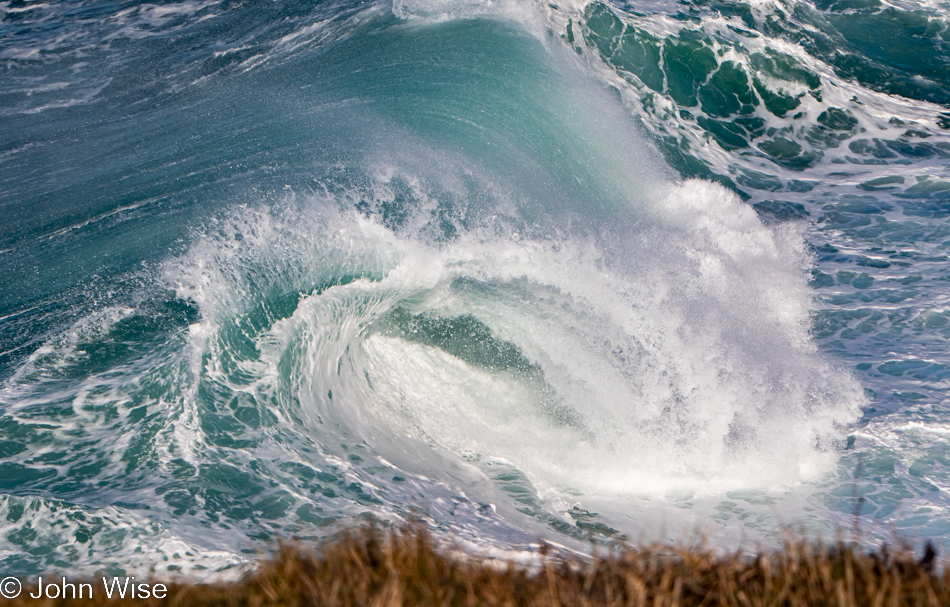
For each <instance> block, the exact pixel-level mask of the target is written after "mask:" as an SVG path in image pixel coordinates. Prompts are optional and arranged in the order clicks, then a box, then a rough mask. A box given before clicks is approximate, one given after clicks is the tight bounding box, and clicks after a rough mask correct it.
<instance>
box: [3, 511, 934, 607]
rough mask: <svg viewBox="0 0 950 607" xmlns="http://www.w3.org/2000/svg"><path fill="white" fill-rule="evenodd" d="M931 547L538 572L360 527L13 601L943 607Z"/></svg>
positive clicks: (805, 550)
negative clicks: (218, 566) (191, 572)
mask: <svg viewBox="0 0 950 607" xmlns="http://www.w3.org/2000/svg"><path fill="white" fill-rule="evenodd" d="M934 556H935V555H934V553H933V550H932V549H931V548H930V546H929V545H928V549H927V552H926V553H925V556H924V558H922V559H920V560H918V559H916V558H915V557H914V555H913V554H911V553H910V552H907V551H888V550H887V549H886V548H882V549H881V550H879V551H877V552H872V553H863V552H859V551H857V550H855V549H852V548H851V547H849V546H848V545H846V544H844V543H838V544H834V545H831V546H827V545H825V546H823V545H817V544H809V543H806V542H800V541H799V542H789V543H788V544H787V545H786V546H785V548H784V549H782V550H777V551H774V552H770V553H766V554H760V555H758V556H755V557H753V556H750V555H744V554H738V553H737V554H731V555H726V556H722V555H716V554H714V553H713V552H712V551H710V550H706V549H679V550H671V549H669V548H668V547H662V546H654V547H645V548H635V549H634V548H629V549H625V550H623V551H620V552H618V553H616V554H614V555H611V556H604V557H600V558H597V559H595V560H592V561H587V560H579V559H578V560H563V559H554V558H551V557H550V556H548V557H544V558H543V559H542V560H543V562H544V563H546V564H542V565H540V566H539V567H537V568H535V569H534V570H526V569H525V568H524V567H520V566H517V565H509V564H504V563H499V562H498V561H484V560H478V559H474V558H459V557H457V556H455V557H453V556H449V555H447V554H446V552H445V551H444V550H441V549H438V548H437V547H436V545H435V544H434V543H433V541H432V539H431V538H430V537H429V535H428V534H427V533H426V532H425V531H424V530H420V529H412V530H407V531H400V532H380V531H379V530H376V529H364V530H361V531H358V532H355V533H350V534H345V535H343V536H342V537H340V538H337V539H336V540H333V541H327V542H325V543H323V544H320V545H319V546H318V548H317V551H316V552H310V551H308V550H306V549H304V548H302V547H299V546H289V545H284V546H282V547H281V549H280V551H279V552H278V553H277V554H275V555H274V556H273V557H272V558H271V559H268V560H265V561H264V562H262V563H261V565H260V567H259V568H258V569H257V570H256V571H255V572H253V573H251V574H249V575H248V576H247V577H246V578H244V579H243V580H241V581H238V582H233V583H220V584H203V585H197V584H170V585H169V591H168V596H167V597H166V598H165V599H150V600H130V599H125V600H116V599H113V600H107V599H106V597H105V594H104V592H103V589H102V588H101V587H97V588H96V590H95V592H94V599H93V600H90V599H88V598H85V599H81V600H79V599H77V600H44V599H31V598H29V597H28V596H27V595H28V594H29V593H35V589H30V588H25V589H24V592H23V594H22V595H21V596H20V598H18V599H16V600H14V601H7V603H8V604H11V605H17V606H20V605H32V606H36V605H37V604H43V603H45V604H47V605H67V604H68V605H72V604H79V603H81V604H82V605H84V606H86V607H90V606H91V605H94V604H109V605H115V606H117V607H118V606H119V605H126V604H136V605H142V604H148V605H156V606H157V605H167V606H175V607H190V606H196V607H215V606H222V607H224V606H248V607H250V606H264V605H286V606H296V605H300V606H304V605H307V606H310V605H313V606H318V605H319V606H322V605H326V606H337V605H341V606H342V605H359V606H364V605H365V606H376V607H390V606H397V605H433V606H434V605H440V606H441V605H460V606H462V605H464V606H469V605H536V606H539V607H540V606H555V605H558V606H560V605H563V606H575V605H576V606H595V605H617V606H625V605H636V606H644V607H646V606H650V607H666V606H669V607H673V606H680V607H686V606H704V607H705V606H710V607H711V606H719V605H729V606H736V607H739V606H741V607H752V606H799V605H800V606H816V607H818V606H824V605H829V606H830V605H834V606H839V607H846V606H847V607H851V606H865V605H867V606H873V607H892V606H896V605H921V606H928V607H941V606H950V580H948V577H947V575H946V572H944V573H942V574H938V573H937V572H935V571H934V570H933V566H934Z"/></svg>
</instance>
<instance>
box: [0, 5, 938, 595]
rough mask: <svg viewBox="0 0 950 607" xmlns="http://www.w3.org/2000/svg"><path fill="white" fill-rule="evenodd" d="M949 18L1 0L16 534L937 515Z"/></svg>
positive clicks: (695, 523)
mask: <svg viewBox="0 0 950 607" xmlns="http://www.w3.org/2000/svg"><path fill="white" fill-rule="evenodd" d="M947 14H948V13H947V6H946V5H944V4H941V3H940V2H934V3H931V4H921V3H914V4H913V5H912V6H910V5H908V6H904V5H901V4H896V3H895V4H883V3H878V2H861V3H855V2H838V3H824V2H786V3H782V2H779V3H766V4H763V3H754V4H745V3H741V2H720V3H715V2H693V3H679V4H674V3H664V2H642V3H629V2H628V3H615V4H607V3H602V2H592V3H587V4H585V3H571V4H565V5H555V4H538V3H533V2H515V1H512V2H498V3H491V4H488V3H485V4H483V3H481V2H468V3H466V2H462V3H442V2H438V1H433V2H421V1H419V2H417V1H407V0H402V1H397V2H395V3H385V2H384V3H368V4H364V3H346V2H336V3H332V2H331V3H318V4H317V5H315V6H314V5H311V4H308V3H294V2H285V3H274V4H272V5H269V6H268V7H266V8H260V7H248V6H242V5H231V4H229V3H222V2H183V3H169V4H162V5H152V4H140V3H135V2H106V3H101V2H99V3H95V4H89V3H59V2H44V3H32V2H14V1H10V2H2V3H0V61H2V62H3V65H4V68H5V72H4V73H5V77H4V79H3V81H2V83H0V127H2V128H0V167H2V169H3V170H2V171H0V205H2V209H3V215H4V217H5V220H4V222H3V227H2V228H0V382H2V384H0V433H2V434H0V521H2V522H0V562H2V563H3V567H2V569H3V571H6V572H8V574H10V575H37V574H41V573H46V572H53V571H90V572H91V571H94V570H97V569H100V568H105V569H108V570H113V571H137V572H139V571H154V572H157V573H162V574H164V573H167V572H178V573H182V574H185V575H189V576H196V577H203V576H207V575H225V576H226V575H233V574H236V573H237V572H239V571H241V570H242V568H243V567H245V566H247V564H248V563H250V562H252V561H253V559H254V558H255V555H256V554H257V553H258V551H259V550H260V548H261V546H264V545H267V543H268V542H273V541H274V540H275V539H277V538H300V539H311V538H318V537H322V536H325V535H328V534H331V533H334V532H335V531H337V530H339V529H340V528H342V527H348V526H352V525H354V524H362V523H363V522H366V521H375V522H377V523H379V524H384V525H398V524H400V523H402V522H404V521H407V520H417V519H421V520H423V521H425V522H426V523H427V524H428V525H429V526H430V527H431V528H432V529H433V530H434V532H435V533H436V534H437V535H438V536H439V537H448V538H453V539H454V540H455V541H458V542H460V543H461V545H463V546H465V547H466V548H467V549H470V550H473V551H482V552H484V553H487V554H495V555H507V556H509V557H511V558H516V559H526V558H531V556H530V555H531V554H532V552H534V551H536V550H537V548H538V544H537V542H538V540H539V539H541V538H543V539H545V540H546V541H549V542H554V543H556V544H559V545H563V546H564V547H565V548H566V549H570V550H578V551H587V550H590V549H591V548H590V546H591V542H593V543H595V544H597V543H601V544H602V543H605V542H610V541H613V540H617V539H629V540H639V539H643V540H653V539H659V540H662V541H673V540H675V539H679V538H682V537H684V535H686V534H689V533H692V532H696V531H700V532H702V533H705V534H707V535H708V536H709V537H710V538H712V539H713V540H714V541H715V542H717V543H718V544H719V545H722V546H724V547H732V546H735V545H739V544H743V543H744V544H745V545H760V544H763V543H765V544H767V543H770V542H775V541H777V539H776V538H778V537H780V535H781V532H782V529H783V528H784V527H785V526H788V525H791V526H793V527H794V528H796V529H797V528H801V529H804V530H805V531H806V532H807V533H811V534H816V535H822V536H824V537H833V536H834V535H835V534H836V533H838V532H839V531H840V530H842V529H845V530H846V532H847V533H848V534H854V533H856V531H855V530H857V534H858V536H857V537H856V538H855V539H857V540H858V541H862V542H865V543H868V544H873V543H877V542H880V541H883V540H888V541H890V540H892V535H893V532H894V531H895V530H896V531H897V532H898V533H899V534H902V535H903V536H905V537H908V538H911V539H914V538H923V537H927V538H931V539H933V540H935V542H936V543H937V544H938V545H939V546H945V545H946V542H947V538H948V536H950V527H948V523H950V518H948V515H947V512H948V510H947V502H946V490H947V479H948V473H950V466H948V462H950V442H948V437H950V418H948V416H947V414H946V413H945V411H944V407H945V399H946V394H947V378H948V377H950V372H948V369H950V366H948V365H950V362H948V361H947V356H946V353H945V352H946V347H945V344H946V339H947V338H948V337H950V324H948V323H950V312H948V310H947V303H946V302H947V293H948V292H947V288H946V284H945V283H946V281H945V277H944V276H945V274H946V272H945V271H944V269H945V266H946V263H947V254H946V246H947V244H950V231H948V230H947V229H946V227H945V226H944V224H945V215H946V211H947V209H948V208H950V207H948V206H947V204H948V200H950V173H948V170H950V168H948V158H950V138H948V136H947V129H948V128H950V108H948V105H947V104H948V102H950V97H948V90H950V79H948V74H950V70H948V69H947V68H948V66H947V63H948V61H950V49H948V41H950V38H948V36H950V34H948V31H950V30H948V27H947Z"/></svg>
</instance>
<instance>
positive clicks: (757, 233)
mask: <svg viewBox="0 0 950 607" xmlns="http://www.w3.org/2000/svg"><path fill="white" fill-rule="evenodd" d="M651 202H652V206H650V208H649V212H648V213H645V214H643V213H640V212H638V213H637V215H638V217H639V219H637V220H635V221H617V222H615V223H614V225H612V226H606V225H605V226H601V227H600V228H598V229H597V230H592V229H589V228H590V226H587V228H586V229H584V230H583V231H582V232H583V235H576V234H574V235H572V233H571V232H570V231H565V232H564V233H561V234H558V235H555V236H549V237H547V238H532V237H528V236H524V235H523V234H522V235H518V234H516V233H508V234H505V235H499V234H497V232H495V233H493V234H492V235H486V234H484V233H477V231H472V232H468V233H463V234H462V235H460V236H458V237H457V238H454V239H452V240H450V241H449V242H430V241H427V240H426V239H423V238H420V237H419V235H418V233H415V234H410V233H403V234H399V235H397V234H395V233H393V232H392V231H390V230H387V229H385V228H383V227H382V226H380V225H378V224H377V223H375V222H374V221H371V220H368V219H365V218H363V217H361V216H360V215H358V214H357V213H355V212H347V211H343V212H341V213H334V212H329V211H327V210H326V209H328V208H330V207H333V206H335V203H333V202H332V201H328V200H324V199H316V200H313V201H311V202H300V201H298V202H295V203H292V204H286V205H281V206H280V208H279V209H278V210H271V211H268V212H261V211H255V212H252V213H248V212H245V213H243V214H242V217H241V218H240V219H235V220H234V221H233V223H231V224H230V227H226V228H225V229H222V230H219V234H231V233H240V234H242V235H250V236H243V237H242V238H241V239H240V240H238V241H235V240H233V237H231V236H225V237H222V236H220V235H219V236H216V237H211V238H208V239H207V240H206V241H205V242H206V243H207V244H206V245H204V246H203V248H201V247H199V248H196V249H195V250H194V251H193V255H195V256H196V257H193V258H192V259H193V260H195V261H194V264H193V265H191V266H188V267H190V268H192V270H190V271H197V270H196V269H197V268H204V269H202V270H200V271H199V275H200V276H201V280H198V279H197V278H196V277H195V276H191V277H190V278H188V279H187V280H184V281H183V280H182V279H181V275H179V279H178V283H179V285H183V284H191V285H197V284H199V283H200V284H201V287H200V289H197V288H191V289H183V290H182V291H181V294H182V295H185V294H188V296H189V297H192V298H193V299H195V300H196V301H197V302H198V304H199V307H200V308H201V309H202V311H203V312H204V311H207V312H208V313H207V315H206V316H205V320H204V321H203V322H204V323H207V324H208V325H209V326H216V327H221V326H224V325H225V324H227V323H238V324H243V323H244V321H243V320H242V316H243V315H245V314H247V309H248V308H249V307H251V306H250V305H249V304H248V302H247V301H245V302H243V303H241V301H242V297H243V295H241V294H244V295H249V294H250V293H252V291H253V292H254V293H257V294H258V295H259V294H260V293H267V292H269V291H272V290H273V289H274V288H275V287H276V286H277V282H283V281H285V280H288V276H295V277H296V278H293V279H291V280H290V282H289V283H284V284H283V285H282V288H284V289H288V288H289V289H297V290H302V291H304V292H306V291H310V292H309V294H306V295H304V296H303V297H302V298H301V299H300V300H299V302H298V304H297V305H296V307H295V308H294V309H293V311H292V313H290V314H289V315H288V316H286V317H284V318H282V319H277V320H276V321H275V322H273V323H272V324H270V325H269V326H267V327H263V328H262V330H261V331H260V332H259V333H258V334H256V335H250V336H249V337H252V338H253V341H254V343H255V349H256V350H257V351H258V352H259V357H255V358H254V359H253V360H246V361H244V362H243V363H241V365H242V372H243V373H244V375H245V376H252V377H253V378H254V379H253V381H252V383H251V384H250V386H247V387H243V388H241V389H242V390H250V391H251V392H253V393H254V394H257V395H260V397H261V400H269V401H271V402H275V403H276V404H277V408H276V409H275V410H274V413H275V414H277V415H278V416H279V418H280V420H281V425H282V426H284V427H285V428H287V429H288V430H291V429H292V432H293V433H295V434H301V435H305V436H310V437H311V439H313V440H314V441H315V442H317V443H319V444H322V445H325V446H326V445H332V444H333V443H335V442H337V441H342V442H346V443H357V444H361V445H364V446H365V447H366V449H368V452H369V453H372V454H373V456H374V457H380V458H383V459H384V460H385V461H387V462H391V464H392V465H393V466H395V468H396V469H398V470H399V471H400V472H401V473H405V474H407V475H421V476H423V477H428V478H433V479H436V480H439V481H441V482H444V483H446V484H448V485H449V486H455V487H457V488H458V489H459V490H460V491H464V492H465V493H466V494H467V495H469V496H470V497H473V498H474V499H480V500H484V501H486V502H498V500H505V499H512V497H511V495H507V496H506V494H505V493H503V492H501V491H499V490H498V486H497V480H493V479H495V477H494V476H493V470H494V469H495V468H497V467H498V466H502V467H503V468H505V469H510V470H514V471H516V474H518V475H522V476H523V479H522V480H523V484H524V486H525V487H527V488H528V489H527V491H528V492H529V493H533V494H534V498H533V499H535V500H536V501H538V503H541V504H542V505H541V508H542V509H545V510H547V511H548V512H549V513H550V514H552V515H554V516H558V515H563V512H561V510H563V509H564V508H571V507H577V506H578V504H586V503H597V504H600V508H601V510H602V512H606V511H607V510H608V509H609V510H615V511H619V510H622V507H620V504H622V503H625V502H629V503H630V504H635V503H636V504H638V507H641V508H642V507H643V502H642V500H643V499H659V502H657V503H659V504H662V503H664V501H665V500H666V499H667V498H668V497H669V496H671V495H683V492H686V493H687V494H689V495H695V496H698V497H702V496H707V497H710V498H715V496H717V495H718V496H722V495H724V494H725V493H726V492H729V491H735V490H750V489H751V490H766V491H780V492H781V491H784V490H789V489H791V488H794V487H796V486H800V485H801V484H802V483H815V482H817V481H820V480H822V479H824V478H827V477H828V475H829V474H830V473H831V472H832V470H833V468H834V465H835V463H836V461H837V457H838V456H837V449H838V448H839V446H840V445H839V444H840V439H841V438H842V435H841V432H842V429H843V428H844V426H845V425H846V424H849V423H851V422H852V421H854V420H855V419H856V418H857V416H858V415H859V411H860V405H861V404H862V402H863V398H864V397H863V395H862V392H861V390H860V387H859V386H858V384H857V382H855V381H854V380H853V379H852V378H851V377H850V375H849V373H848V372H846V371H842V370H840V369H837V368H836V367H835V366H834V365H833V364H832V363H831V362H830V361H828V360H827V359H826V358H825V357H824V356H822V355H821V354H820V353H819V352H817V350H816V348H815V347H814V345H813V343H812V340H811V339H810V337H809V327H810V317H809V310H810V305H811V303H812V299H811V298H812V292H811V290H810V289H809V288H808V286H807V284H806V277H805V274H804V270H805V269H806V268H807V265H808V263H809V258H808V256H807V255H806V253H805V251H804V248H803V244H802V239H801V236H800V235H799V233H798V232H797V231H796V229H795V228H794V227H789V226H785V227H780V228H768V227H765V226H763V225H762V224H761V223H760V221H759V219H758V217H757V216H756V214H755V213H754V212H753V211H752V210H751V209H750V208H749V207H748V206H746V205H744V204H742V203H741V202H740V201H739V200H738V199H737V198H736V197H735V196H734V195H733V194H731V193H729V192H728V191H727V190H725V189H724V188H721V187H720V186H717V185H713V184H710V183H707V182H700V181H688V182H685V183H679V184H673V183H671V184H669V187H668V189H667V194H666V196H664V197H662V198H659V199H655V200H652V201H651ZM314 207H316V208H320V209H322V211H321V212H320V213H314V212H313V208H314ZM644 215H645V216H644ZM494 229H497V226H495V227H494ZM211 267H213V268H217V270H215V272H211V273H209V272H207V270H206V269H207V268H211ZM282 268H292V269H293V271H291V272H287V271H285V270H283V269H282ZM178 271H181V269H180V268H179V270H178ZM187 275H188V274H187V273H186V276H187ZM343 277H348V278H343ZM252 278H253V280H252ZM298 280H304V281H305V282H308V283H309V284H311V285H313V284H315V283H323V284H324V286H323V287H320V288H318V289H315V290H314V289H313V288H312V287H310V288H308V289H304V288H303V287H302V286H301V283H297V284H296V285H295V284H294V283H295V282H297V281H298ZM273 281H277V282H273ZM252 283H253V289H250V288H247V289H246V290H245V287H246V286H247V285H250V284H252ZM251 299H253V297H251ZM242 308H243V310H244V311H242ZM217 330H220V329H217ZM210 331H211V332H212V333H214V332H215V331H216V329H210ZM209 344H210V345H209V348H210V349H211V359H210V363H208V364H206V371H207V372H208V373H211V374H212V375H214V376H216V377H220V378H225V376H226V375H227V374H226V372H225V371H223V370H222V365H221V364H219V363H215V362H214V361H215V360H218V359H219V358H220V357H221V356H222V355H223V353H224V349H225V348H226V347H227V346H226V345H224V344H223V342H219V343H218V344H217V345H215V344H214V340H211V341H210V342H209ZM216 348H217V349H220V351H218V352H217V353H216V352H215V349H216ZM222 381H228V380H225V379H222ZM232 383H233V381H232ZM328 449H329V451H331V452H332V451H333V449H334V447H332V446H329V447H328ZM492 466H494V467H495V468H492ZM354 478H355V477H354ZM374 482H376V483H377V485H376V486H377V487H381V490H382V491H383V492H385V490H386V489H385V483H383V485H379V484H378V480H374ZM605 503H606V504H610V505H611V507H609V508H604V507H603V505H604V504H605ZM515 506H516V504H514V505H512V504H507V505H506V504H502V508H501V510H500V512H502V514H503V515H505V516H507V515H506V514H505V513H506V512H507V513H511V512H514V511H515V509H516V508H515ZM647 509H649V507H647ZM788 514H789V517H794V516H795V515H796V513H788ZM607 521H608V523H609V524H612V525H614V526H616V527H620V528H622V529H623V530H624V531H626V532H636V531H638V529H636V528H631V527H630V524H631V523H630V522H629V521H625V520H610V518H608V519H607ZM509 522H510V523H513V524H515V525H517V523H514V521H509ZM633 524H634V526H635V525H637V524H642V521H641V522H637V523H633ZM639 531H642V529H639Z"/></svg>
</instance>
